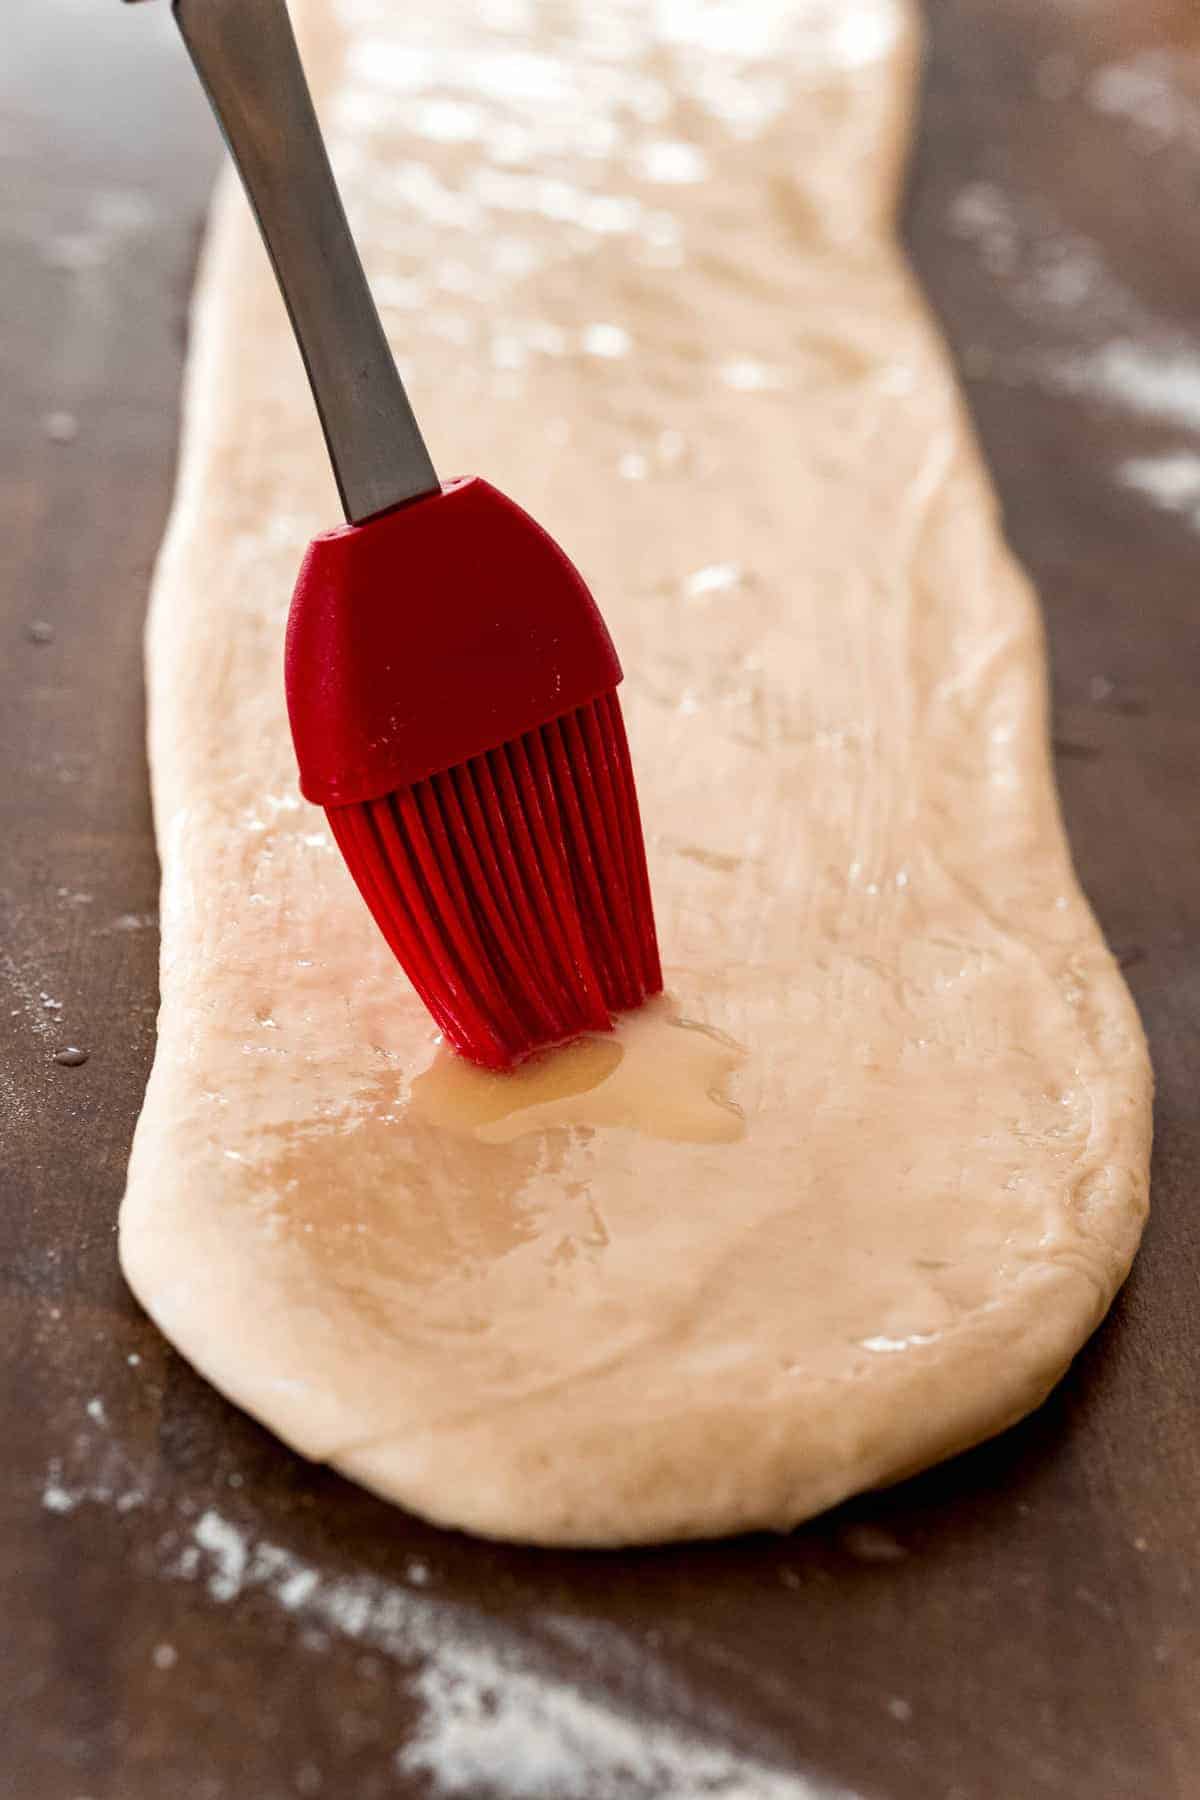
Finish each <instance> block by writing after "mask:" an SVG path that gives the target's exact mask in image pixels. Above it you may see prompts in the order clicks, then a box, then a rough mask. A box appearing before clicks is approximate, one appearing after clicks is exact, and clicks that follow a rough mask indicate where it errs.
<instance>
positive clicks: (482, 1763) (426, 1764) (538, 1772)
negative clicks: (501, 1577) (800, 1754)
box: [167, 1508, 834, 1800]
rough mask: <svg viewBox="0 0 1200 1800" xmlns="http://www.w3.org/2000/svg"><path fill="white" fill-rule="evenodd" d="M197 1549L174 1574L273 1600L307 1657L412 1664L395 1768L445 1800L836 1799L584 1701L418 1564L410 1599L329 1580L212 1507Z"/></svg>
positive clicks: (619, 1708) (380, 1585)
mask: <svg viewBox="0 0 1200 1800" xmlns="http://www.w3.org/2000/svg"><path fill="white" fill-rule="evenodd" d="M191 1539H192V1541H191V1542H190V1543H189V1544H188V1545H187V1546H185V1548H184V1550H183V1551H182V1552H181V1553H180V1554H179V1555H178V1556H177V1557H176V1558H175V1560H174V1561H173V1563H172V1564H171V1565H170V1567H169V1568H168V1570H167V1573H168V1574H169V1575H172V1576H174V1577H175V1578H177V1579H182V1580H197V1579H201V1580H203V1581H204V1582H205V1584H206V1586H207V1588H208V1592H209V1594H210V1595H211V1597H212V1598H213V1599H214V1600H216V1601H218V1602H221V1603H223V1604H227V1603H229V1602H231V1601H234V1600H237V1599H239V1598H240V1597H241V1596H243V1595H245V1594H250V1593H260V1594H264V1595H267V1596H269V1598H270V1599H271V1600H273V1601H274V1602H275V1603H276V1604H277V1605H278V1606H281V1607H282V1608H283V1609H284V1610H285V1611H286V1612H288V1613H291V1614H293V1615H294V1616H296V1618H297V1620H298V1622H301V1623H303V1625H304V1626H305V1627H306V1628H307V1631H308V1638H307V1641H308V1643H309V1645H310V1646H311V1647H313V1648H316V1647H318V1646H319V1645H320V1644H321V1643H322V1642H323V1641H327V1640H326V1639H324V1638H323V1635H322V1634H323V1633H330V1634H333V1635H335V1636H338V1637H341V1638H347V1639H350V1640H352V1641H353V1642H355V1643H358V1644H361V1645H362V1646H363V1647H364V1648H365V1649H368V1650H375V1651H379V1652H382V1653H383V1654H385V1655H387V1656H389V1657H393V1658H395V1659H396V1660H397V1661H399V1662H401V1663H407V1664H409V1665H410V1666H412V1667H413V1669H414V1672H413V1675H412V1690H413V1692H414V1693H415V1695H416V1697H417V1698H418V1699H419V1700H420V1702H421V1705H422V1708H423V1715H422V1719H421V1723H420V1725H419V1726H418V1728H417V1730H416V1732H415V1734H414V1735H413V1737H412V1738H411V1740H410V1741H409V1742H408V1743H406V1744H405V1745H403V1746H402V1747H401V1748H400V1749H399V1750H398V1751H397V1752H396V1754H395V1759H394V1760H395V1767H396V1769H397V1771H398V1772H401V1773H406V1774H420V1775H423V1776H424V1777H425V1778H426V1779H427V1780H428V1781H429V1782H430V1783H431V1784H432V1792H433V1793H434V1794H439V1795H445V1796H447V1800H457V1797H460V1796H461V1797H466V1796H469V1797H470V1800H834V1790H832V1789H829V1788H827V1787H817V1786H815V1785H813V1784H812V1783H811V1782H809V1781H808V1780H806V1779H805V1778H804V1777H802V1776H799V1775H793V1774H789V1773H788V1772H786V1771H785V1770H783V1769H779V1768H773V1767H771V1766H770V1765H769V1764H766V1763H764V1762H762V1761H760V1760H759V1759H757V1758H755V1757H747V1756H743V1755H740V1754H739V1753H738V1752H737V1751H736V1750H733V1749H729V1748H726V1747H725V1746H722V1745H720V1744H717V1743H713V1742H710V1741H707V1740H706V1739H705V1737H704V1736H703V1734H702V1732H701V1731H699V1730H696V1729H694V1728H693V1727H691V1726H690V1725H688V1724H685V1723H681V1722H669V1723H667V1722H663V1721H662V1720H659V1719H654V1718H650V1717H642V1716H639V1715H638V1713H637V1712H636V1711H635V1710H633V1709H632V1708H631V1707H628V1706H626V1705H623V1704H622V1703H621V1701H620V1700H618V1699H616V1698H614V1697H611V1696H609V1695H607V1694H605V1693H601V1692H593V1693H585V1692H584V1691H583V1690H582V1689H581V1688H580V1687H578V1686H576V1685H575V1684H574V1683H573V1682H572V1681H570V1680H569V1679H568V1678H566V1677H564V1675H563V1673H562V1672H561V1670H559V1669H555V1668H552V1667H549V1666H542V1665H541V1664H540V1662H539V1659H538V1658H537V1655H536V1652H535V1651H533V1650H532V1648H530V1647H528V1646H526V1645H524V1644H521V1645H518V1644H517V1643H516V1642H515V1641H513V1640H512V1639H511V1638H500V1636H499V1634H497V1633H495V1632H491V1633H490V1634H489V1631H488V1627H487V1625H486V1623H485V1622H484V1621H483V1620H482V1619H480V1617H479V1616H478V1615H477V1614H475V1613H473V1612H471V1611H470V1610H469V1609H467V1608H465V1607H463V1606H460V1605H458V1604H457V1603H454V1602H450V1601H446V1600H442V1599H438V1598H435V1597H434V1596H432V1595H430V1594H429V1593H428V1592H426V1591H425V1587H426V1583H427V1582H428V1579H429V1572H428V1569H427V1568H426V1567H425V1565H423V1564H420V1563H411V1564H410V1565H409V1569H408V1576H409V1579H410V1581H412V1582H413V1583H415V1584H416V1587H415V1590H414V1587H410V1586H406V1585H401V1584H394V1583H389V1582H385V1581H381V1580H379V1579H378V1578H377V1577H374V1576H367V1575H359V1576H356V1575H348V1576H341V1575H329V1574H326V1573H324V1572H322V1571H320V1570H318V1569H316V1568H314V1567H312V1566H311V1565H309V1564H307V1563H305V1562H304V1561H303V1560H302V1559H301V1558H299V1557H297V1556H295V1555H294V1554H293V1553H292V1552H291V1551H289V1550H286V1549H284V1548H283V1547H282V1546H281V1545H278V1544H272V1543H269V1542H265V1541H259V1542H257V1543H256V1542H254V1541H253V1539H252V1538H251V1536H250V1535H249V1534H248V1533H246V1532H245V1531H243V1530H242V1529H241V1528H240V1527H238V1526H237V1525H235V1524H233V1523H232V1522H231V1521H230V1520H229V1519H227V1518H225V1517H224V1516H223V1515H222V1514H220V1513H218V1512H217V1511H215V1510H214V1509H212V1508H210V1509H209V1510H208V1511H206V1512H205V1513H203V1514H202V1516H201V1517H200V1518H199V1519H198V1520H197V1521H196V1524H195V1525H194V1527H193V1529H192V1534H191ZM617 1635H620V1634H617ZM644 1686H645V1684H644V1683H643V1684H642V1687H643V1690H644Z"/></svg>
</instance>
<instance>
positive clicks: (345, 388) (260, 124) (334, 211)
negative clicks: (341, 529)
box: [172, 0, 440, 523]
mask: <svg viewBox="0 0 1200 1800" xmlns="http://www.w3.org/2000/svg"><path fill="white" fill-rule="evenodd" d="M172 10H173V12H174V14H175V22H176V24H177V25H178V26H179V29H180V32H181V33H182V35H183V41H184V43H185V44H186V45H187V49H188V54H189V55H190V57H191V59H192V62H193V63H194V64H195V67H196V73H197V74H198V75H199V77H200V80H201V82H202V83H203V86H204V90H205V92H206V93H207V95H208V98H209V100H210V102H211V104H212V109H213V111H214V112H215V113H216V115H217V121H218V123H219V125H220V127H221V130H222V131H223V133H224V134H225V140H226V142H227V144H228V145H229V149H230V152H231V154H232V156H233V160H234V162H235V163H236V164H237V168H238V173H239V174H240V175H241V178H242V181H243V183H244V185H245V188H246V193H247V194H248V196H249V199H250V204H251V206H252V207H253V209H254V214H255V217H256V218H257V220H258V226H259V230H260V231H261V232H262V235H263V242H264V243H265V244H266V246H267V252H268V254H269V256H270V258H271V263H272V266H273V267H274V270H275V276H276V279H277V280H278V282H279V287H280V291H281V293H282V294H283V298H284V302H285V304H286V306H287V309H288V315H289V317H290V318H291V321H292V329H293V331H294V332H295V334H296V342H297V343H298V344H299V346H300V354H301V355H302V356H303V358H304V366H305V368H306V369H307V371H308V379H309V382H310V384H311V386H312V391H313V398H314V399H315V400H316V403H317V412H318V413H319V414H320V418H321V427H322V429H323V431H324V433H325V442H326V444H327V445H328V447H329V458H330V461H331V462H332V464H333V472H334V476H335V477H336V479H337V484H338V492H339V493H340V494H341V497H342V505H343V507H344V508H345V512H346V517H347V518H348V519H349V520H350V521H351V522H352V523H357V522H358V521H359V520H361V519H366V518H370V517H371V515H372V514H374V513H379V512H384V511H386V510H387V509H388V508H389V507H393V506H398V505H399V504H401V502H403V501H405V500H415V499H418V498H419V497H420V496H421V495H422V494H431V493H436V492H437V491H438V488H439V485H440V484H439V482H438V478H437V474H436V472H435V470H434V467H433V463H432V462H431V461H430V457H429V452H428V450H427V449H426V448H425V443H424V440H423V439H422V437H421V433H420V430H419V428H418V426H417V421H416V419H415V418H414V417H413V411H412V407H411V406H410V405H409V403H408V395H407V394H406V393H405V391H404V386H403V383H402V382H401V380H400V376H399V374H398V372H397V370H396V364H395V362H394V361H393V358H392V353H391V350H390V349H389V348H388V342H387V339H386V337H385V336H384V333H383V326H382V325H381V324H380V321H379V314H378V313H377V311H376V310H375V302H374V301H373V300H372V298H371V291H370V289H369V288H368V286H367V279H366V276H365V275H364V274H363V267H362V263H361V262H360V261H359V256H358V251H357V250H356V249H355V246H354V240H353V238H352V237H351V235H350V227H349V226H348V225H347V223H346V214H345V212H344V211H343V209H342V202H341V198H340V196H339V194H338V191H337V185H336V183H335V182H334V179H333V171H332V170H331V168H330V166H329V158H328V156H327V155H326V152H325V145H324V142H323V140H322V137H321V130H320V126H319V125H318V124H317V115H316V113H315V112H314V110H313V103H312V96H311V95H310V93H309V91H308V83H307V82H306V81H305V79H304V69H303V67H302V66H301V62H300V53H299V51H298V50H297V48H296V39H295V36H294V35H293V32H292V26H291V21H290V19H289V18H288V11H287V6H286V3H285V0H173V6H172Z"/></svg>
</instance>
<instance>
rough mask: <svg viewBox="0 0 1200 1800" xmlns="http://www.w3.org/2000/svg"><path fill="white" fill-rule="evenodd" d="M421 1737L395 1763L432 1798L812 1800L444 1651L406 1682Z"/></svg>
mask: <svg viewBox="0 0 1200 1800" xmlns="http://www.w3.org/2000/svg"><path fill="white" fill-rule="evenodd" d="M415 1686H416V1690H417V1693H418V1694H419V1695H420V1698H421V1700H422V1701H423V1703H424V1707H425V1718H424V1722H423V1724H422V1727H421V1729H420V1730H419V1731H418V1733H417V1735H416V1737H415V1738H414V1739H413V1741H412V1742H411V1743H410V1744H407V1745H405V1747H404V1749H403V1750H401V1751H400V1752H399V1753H398V1754H397V1756H396V1768H397V1769H398V1770H399V1771H400V1772H401V1773H403V1774H421V1775H425V1776H428V1777H430V1778H431V1779H432V1780H433V1781H434V1783H435V1791H436V1792H438V1793H440V1794H446V1795H454V1796H464V1797H465V1800H483V1797H484V1796H489V1797H490V1796H492V1795H496V1796H504V1797H505V1800H507V1797H508V1796H509V1795H511V1796H513V1797H514V1800H701V1797H702V1796H712V1797H713V1800H717V1797H720V1800H801V1797H802V1796H803V1797H804V1800H816V1796H817V1795H818V1793H822V1792H823V1793H828V1792H829V1791H830V1790H828V1789H824V1790H819V1789H817V1788H815V1787H813V1786H812V1785H811V1784H810V1783H809V1782H807V1781H804V1780H803V1779H801V1778H800V1777H798V1776H795V1775H788V1774H785V1773H784V1772H783V1771H781V1770H773V1769H769V1768H766V1767H764V1766H763V1765H762V1764H760V1763H748V1762H746V1761H745V1760H744V1759H742V1758H739V1757H738V1756H736V1755H735V1754H733V1753H731V1752H729V1751H727V1750H724V1749H721V1748H718V1747H716V1746H713V1745H707V1744H704V1743H702V1742H699V1741H698V1740H696V1739H695V1738H693V1737H691V1736H687V1737H684V1736H683V1735H682V1734H681V1733H680V1731H679V1730H678V1729H677V1728H676V1727H674V1726H669V1725H660V1724H657V1723H654V1722H651V1721H648V1720H647V1721H642V1720H640V1719H637V1718H635V1717H633V1716H631V1715H630V1714H628V1713H625V1712H622V1711H620V1710H619V1709H618V1708H617V1707H616V1706H614V1705H613V1704H611V1703H610V1702H609V1701H608V1700H607V1699H606V1698H603V1697H591V1696H589V1695H586V1694H583V1693H581V1692H579V1690H578V1689H576V1688H573V1687H571V1686H570V1685H569V1684H568V1683H566V1682H564V1681H561V1680H555V1679H553V1678H550V1679H547V1678H546V1677H544V1676H542V1675H540V1674H535V1673H532V1672H530V1671H528V1670H525V1669H521V1668H519V1667H515V1666H512V1665H511V1664H509V1663H507V1662H506V1661H504V1660H502V1659H501V1658H500V1657H498V1656H497V1655H496V1653H495V1652H494V1651H493V1650H491V1649H480V1648H477V1647H475V1646H470V1647H468V1646H465V1645H450V1646H447V1647H445V1648H444V1649H443V1650H442V1652H441V1654H440V1655H439V1656H438V1657H436V1658H435V1659H433V1660H432V1661H430V1662H429V1663H427V1664H426V1666H425V1667H424V1668H423V1669H422V1670H421V1672H420V1674H419V1675H418V1676H417V1679H416V1683H415Z"/></svg>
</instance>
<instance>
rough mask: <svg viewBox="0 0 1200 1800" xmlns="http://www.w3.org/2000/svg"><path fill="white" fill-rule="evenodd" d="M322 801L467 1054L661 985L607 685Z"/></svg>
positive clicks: (364, 885)
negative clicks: (393, 779)
mask: <svg viewBox="0 0 1200 1800" xmlns="http://www.w3.org/2000/svg"><path fill="white" fill-rule="evenodd" d="M328 810H329V821H330V825H331V826H332V829H333V833H334V836H335V838H336V839H337V843H338V847H339V848H340V850H341V852H342V855H343V856H344V857H345V859H346V862H347V864H348V866H349V868H350V872H351V874H352V875H353V876H354V879H355V881H356V882H357V883H358V887H359V891H360V892H361V894H362V896H363V899H364V900H365V901H366V903H367V905H368V906H369V907H370V909H371V912H372V914H373V916H374V918H375V922H376V924H377V925H378V926H379V928H380V930H381V931H382V932H383V935H384V937H385V938H386V939H387V941H388V943H389V944H390V945H391V948H392V950H393V951H394V952H395V955H396V956H397V958H398V959H399V961H400V962H401V963H402V964H403V966H404V968H405V970H406V971H407V973H408V976H409V979H410V980H411V982H412V984H413V987H414V988H415V989H416V991H417V993H418V994H419V995H420V997H421V999H422V1000H423V1001H424V1003H425V1005H426V1006H427V1007H428V1009H429V1011H430V1012H431V1013H432V1014H433V1017H434V1019H435V1020H436V1022H437V1024H438V1025H439V1027H440V1028H441V1030H442V1031H443V1032H444V1033H445V1035H446V1037H447V1039H448V1040H449V1041H450V1043H452V1044H453V1045H454V1047H455V1049H457V1050H459V1051H460V1052H461V1053H462V1054H463V1055H464V1056H466V1057H469V1058H470V1060H471V1061H472V1062H476V1063H481V1064H482V1065H483V1066H484V1067H486V1068H493V1069H503V1068H508V1067H511V1065H512V1064H514V1063H517V1062H520V1061H521V1059H522V1058H523V1057H525V1056H528V1055H529V1054H530V1052H531V1051H533V1050H537V1049H540V1048H542V1047H544V1046H546V1045H549V1044H555V1043H561V1042H565V1041H566V1040H567V1039H569V1038H572V1037H577V1036H579V1035H580V1034H581V1033H583V1032H586V1031H605V1030H607V1029H608V1028H609V1026H610V1025H611V1023H612V1014H613V1013H615V1012H622V1011H625V1010H626V1009H628V1008H629V1007H634V1006H639V1005H640V1004H641V1002H642V1001H643V1000H645V999H646V998H647V997H648V996H649V995H651V994H656V993H658V992H660V991H661V988H662V969H661V966H660V963H659V956H658V942H657V939H656V936H655V931H654V912H653V908H652V905H651V900H650V881H649V877H648V875H647V872H646V855H645V847H644V844H643V840H642V825H641V819H640V817H639V814H638V804H637V794H636V791H635V788H634V782H633V769H632V766H631V764H630V760H629V746H628V744H627V742H626V738H625V727H624V723H623V721H622V718H621V707H620V702H619V701H618V699H617V696H616V695H615V694H614V693H609V694H603V695H601V697H600V698H599V699H598V700H595V701H592V702H591V703H590V704H588V705H587V706H583V707H580V708H579V709H578V711H576V712H574V713H569V714H568V715H567V716H566V717H565V718H563V719H556V720H554V721H553V722H552V723H550V724H548V725H543V726H542V727H541V728H540V729H539V730H537V731H531V732H527V733H526V735H525V736H524V737H522V738H518V739H516V740H514V741H513V742H512V743H510V744H505V745H503V746H502V747H501V748H500V749H498V750H490V751H488V752H487V754H486V755H484V756H477V757H473V758H472V759H471V761H469V762H466V763H461V764H460V765H459V766H458V767H457V768H454V769H449V770H447V771H445V772H444V773H442V774H438V775H431V776H429V777H428V778H427V779H426V780H424V781H419V782H417V783H416V784H415V785H414V786H412V787H409V788H403V789H401V790H400V791H399V792H397V793H394V794H389V795H387V796H386V797H385V798H383V799H381V800H368V801H365V802H363V803H362V804H360V805H352V806H339V807H331V808H329V809H328Z"/></svg>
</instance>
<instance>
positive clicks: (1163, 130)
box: [1086, 50, 1200, 149]
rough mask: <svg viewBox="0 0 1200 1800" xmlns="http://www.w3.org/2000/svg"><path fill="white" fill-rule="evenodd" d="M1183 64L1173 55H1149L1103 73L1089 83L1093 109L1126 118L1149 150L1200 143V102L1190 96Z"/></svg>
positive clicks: (1111, 65) (1109, 67) (1156, 52)
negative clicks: (1184, 81)
mask: <svg viewBox="0 0 1200 1800" xmlns="http://www.w3.org/2000/svg"><path fill="white" fill-rule="evenodd" d="M1184 74H1185V71H1184V67H1183V62H1182V59H1181V58H1180V57H1178V56H1177V55H1176V54H1175V53H1174V52H1172V51H1170V50H1143V51H1142V52H1141V53H1140V54H1139V55H1137V56H1132V57H1130V58H1129V60H1128V61H1127V62H1118V63H1108V64H1106V65H1105V67H1104V68H1102V69H1097V71H1096V73H1095V74H1094V75H1093V76H1092V78H1091V80H1090V81H1089V82H1088V84H1087V89H1086V94H1087V102H1088V105H1089V106H1091V107H1092V108H1093V110H1094V111H1096V112H1099V113H1106V114H1107V115H1108V116H1109V117H1110V118H1117V119H1123V120H1125V122H1126V123H1127V124H1129V125H1132V126H1133V127H1134V129H1135V130H1136V131H1137V132H1138V133H1139V135H1140V136H1141V138H1142V139H1143V141H1144V143H1145V145H1146V147H1147V148H1148V149H1157V148H1158V147H1160V146H1161V145H1163V144H1169V143H1174V142H1182V143H1183V144H1184V145H1185V146H1189V145H1198V144H1200V103H1198V102H1197V101H1196V99H1195V98H1194V97H1193V96H1192V95H1191V94H1190V93H1188V92H1187V90H1186V88H1185V86H1184V85H1183V81H1182V80H1181V77H1182V76H1183V75H1184Z"/></svg>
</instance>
